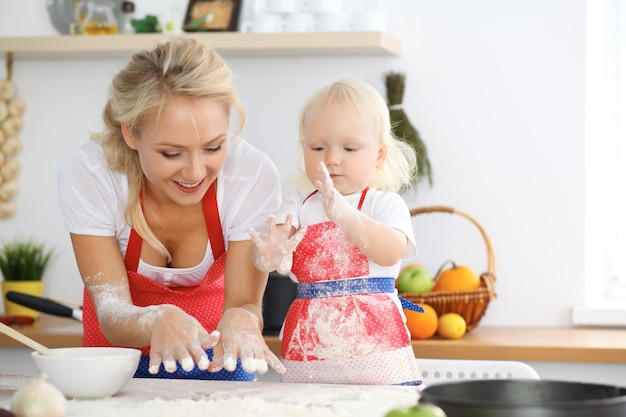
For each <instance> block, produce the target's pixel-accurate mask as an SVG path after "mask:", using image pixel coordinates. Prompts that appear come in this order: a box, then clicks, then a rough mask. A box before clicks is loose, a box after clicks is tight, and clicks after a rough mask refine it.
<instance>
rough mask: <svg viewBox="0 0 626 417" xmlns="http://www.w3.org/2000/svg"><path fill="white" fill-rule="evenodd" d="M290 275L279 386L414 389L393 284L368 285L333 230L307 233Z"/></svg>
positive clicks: (384, 280)
mask: <svg viewBox="0 0 626 417" xmlns="http://www.w3.org/2000/svg"><path fill="white" fill-rule="evenodd" d="M366 193H367V189H366V190H364V191H363V193H362V195H361V201H360V202H359V205H358V209H359V210H360V209H361V206H362V204H363V200H364V199H365V195H366ZM309 197H310V196H309ZM307 199H308V197H307ZM304 203H306V199H305V201H304V202H303V204H304ZM292 272H293V273H294V274H295V276H296V277H297V279H298V290H297V296H296V299H295V300H294V302H293V304H292V305H291V307H290V308H289V311H288V312H287V316H286V319H285V324H284V327H283V339H282V352H281V355H282V358H283V363H284V364H285V366H286V368H287V372H286V373H285V374H284V375H283V376H282V377H281V380H282V381H284V382H315V383H337V384H379V385H394V384H405V385H418V384H420V383H421V381H420V380H419V372H418V370H417V365H416V362H415V355H414V353H413V349H412V347H411V339H410V336H409V333H408V330H407V328H406V325H405V323H404V318H403V316H402V314H401V309H400V307H399V306H398V304H399V301H398V299H397V295H395V294H396V293H395V292H394V281H395V280H394V278H391V277H369V276H368V275H369V263H368V259H367V257H366V256H365V254H364V253H363V252H361V251H360V250H359V249H358V248H357V247H356V245H355V244H354V243H353V242H352V241H351V240H350V239H349V238H348V237H347V236H346V235H345V234H344V233H343V231H342V230H341V229H340V228H339V227H338V226H337V225H336V224H335V223H332V222H330V221H327V222H323V223H318V224H314V225H309V226H308V227H307V231H306V234H305V236H304V238H303V239H302V241H301V242H300V244H299V245H298V247H297V249H296V251H295V252H294V256H293V268H292Z"/></svg>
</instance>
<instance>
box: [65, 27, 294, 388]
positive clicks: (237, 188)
mask: <svg viewBox="0 0 626 417" xmlns="http://www.w3.org/2000/svg"><path fill="white" fill-rule="evenodd" d="M232 110H236V111H237V112H238V115H239V123H238V126H237V129H236V132H235V134H231V133H229V125H230V114H231V111H232ZM103 118H104V125H105V128H104V130H103V132H102V133H100V134H96V135H93V136H92V139H93V140H91V141H88V142H87V143H86V144H84V145H82V146H81V147H79V148H78V149H77V150H76V151H75V152H73V153H72V154H71V155H69V156H68V158H67V159H66V160H65V161H64V163H63V164H62V166H61V168H60V171H59V194H60V201H61V208H62V212H63V217H64V222H65V225H66V228H67V230H68V231H69V233H70V237H71V241H72V245H73V248H74V253H75V257H76V261H77V264H78V268H79V271H80V274H81V276H82V279H83V282H84V284H85V289H86V292H85V299H84V332H85V333H84V342H83V343H84V345H86V346H110V345H115V346H128V347H136V348H141V349H142V351H143V357H142V359H141V362H140V365H139V368H138V370H137V373H136V375H135V376H137V377H150V376H156V377H165V378H194V379H238V380H251V379H253V373H254V372H259V373H264V372H265V371H267V365H268V363H269V365H270V366H272V367H273V368H274V369H276V371H277V372H279V373H281V372H284V367H283V365H282V364H281V363H280V361H279V360H278V358H277V357H276V356H275V355H274V354H272V352H271V351H270V350H269V348H268V347H267V345H266V344H265V341H264V339H263V337H262V334H261V330H262V327H263V318H262V314H261V303H262V298H263V292H264V289H265V285H266V283H267V273H266V272H260V271H259V270H258V269H256V268H255V267H254V265H253V262H252V258H251V248H252V243H251V241H250V237H249V235H248V229H249V228H250V227H262V225H263V224H264V223H265V221H266V219H267V217H268V215H270V214H271V213H273V212H275V211H276V209H277V208H278V206H279V202H280V185H279V184H280V183H279V178H278V171H277V170H276V167H275V166H274V165H273V164H272V162H271V161H270V160H269V158H268V157H267V156H266V155H265V154H262V153H261V152H259V151H258V150H256V149H255V148H253V147H252V146H251V145H250V144H248V143H247V142H246V141H244V140H243V139H242V138H241V137H239V136H238V135H237V134H238V133H239V132H240V131H241V128H242V126H243V123H244V120H245V112H244V110H243V108H242V105H241V103H240V101H239V98H238V96H237V93H236V91H235V90H234V88H233V85H232V82H231V71H230V69H229V68H228V67H227V66H226V64H225V62H224V61H223V60H222V59H221V58H220V57H219V56H218V55H217V54H215V53H214V52H212V51H211V50H209V49H208V48H207V47H206V46H204V45H203V44H202V43H201V42H199V41H195V40H193V39H190V38H184V37H179V38H171V39H170V40H169V41H167V42H164V43H162V44H159V45H157V46H156V47H155V48H154V49H152V50H147V51H142V52H139V53H137V54H135V55H134V56H133V57H132V58H131V59H130V61H129V63H128V64H127V65H126V67H125V68H123V69H122V70H121V71H120V72H119V73H118V74H117V75H116V76H115V77H114V78H113V82H112V85H111V88H110V91H109V98H108V100H107V103H106V106H105V108H104V117H103ZM210 348H212V349H210ZM161 365H163V366H161ZM207 370H208V371H210V372H206V371H207Z"/></svg>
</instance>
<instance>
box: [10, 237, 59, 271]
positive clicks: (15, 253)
mask: <svg viewBox="0 0 626 417" xmlns="http://www.w3.org/2000/svg"><path fill="white" fill-rule="evenodd" d="M52 254H53V250H48V249H46V247H45V245H44V244H42V243H35V242H33V241H32V240H15V241H13V242H9V243H5V244H4V245H3V246H2V248H0V271H2V276H3V277H4V280H5V281H40V280H41V279H42V277H43V273H44V271H45V269H46V267H47V266H48V263H49V262H50V258H51V257H52Z"/></svg>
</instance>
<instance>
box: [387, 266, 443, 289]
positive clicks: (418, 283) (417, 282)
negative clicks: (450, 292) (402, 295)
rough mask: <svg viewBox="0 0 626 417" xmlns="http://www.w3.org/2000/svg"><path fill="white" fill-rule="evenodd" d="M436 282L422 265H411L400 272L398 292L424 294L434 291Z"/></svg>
mask: <svg viewBox="0 0 626 417" xmlns="http://www.w3.org/2000/svg"><path fill="white" fill-rule="evenodd" d="M434 284H435V281H434V280H433V276H432V275H431V273H430V272H428V270H427V269H426V268H424V267H423V266H422V265H420V264H409V265H407V266H405V267H404V268H402V270H400V273H399V274H398V278H397V280H396V287H397V288H398V292H409V293H414V294H423V293H426V292H430V291H431V290H432V289H433V285H434Z"/></svg>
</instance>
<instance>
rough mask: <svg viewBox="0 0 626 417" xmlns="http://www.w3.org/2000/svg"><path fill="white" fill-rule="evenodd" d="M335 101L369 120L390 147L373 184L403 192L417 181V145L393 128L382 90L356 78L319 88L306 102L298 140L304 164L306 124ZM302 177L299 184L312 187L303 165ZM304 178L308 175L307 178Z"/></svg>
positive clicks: (371, 182)
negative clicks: (396, 133) (414, 148)
mask: <svg viewBox="0 0 626 417" xmlns="http://www.w3.org/2000/svg"><path fill="white" fill-rule="evenodd" d="M331 104H339V105H343V106H346V107H347V108H348V109H349V110H350V111H351V112H353V113H354V114H356V115H357V116H358V117H360V118H361V119H362V120H363V122H364V123H368V124H369V125H370V126H371V127H372V129H374V134H375V135H376V137H378V138H379V140H380V145H381V146H384V147H386V148H387V157H386V160H385V162H384V164H383V166H382V168H380V169H377V170H376V172H375V173H374V176H373V177H372V179H371V181H370V183H369V184H368V186H369V187H371V188H374V189H377V190H380V191H392V192H399V191H400V190H401V189H402V188H403V187H404V186H409V185H410V184H412V183H413V180H414V178H415V175H416V174H417V159H416V155H415V152H414V150H413V148H412V147H411V146H410V145H409V144H407V143H406V142H404V141H402V140H400V139H398V138H397V137H396V136H395V135H394V134H393V131H392V130H391V120H390V118H389V109H388V108H387V103H386V102H385V100H384V99H383V97H382V96H381V95H380V93H379V92H378V91H377V90H376V89H375V88H374V87H372V86H371V85H370V84H368V83H366V82H364V81H361V80H356V79H342V80H339V81H335V82H333V83H331V84H328V85H326V86H325V87H322V88H321V89H319V90H317V91H316V92H315V93H314V94H313V96H312V97H311V98H309V100H308V101H307V102H306V104H305V105H304V108H303V109H302V112H301V114H300V127H299V137H300V140H299V142H298V160H299V163H300V165H302V162H303V159H304V154H303V150H302V140H303V139H304V135H305V132H304V130H305V126H306V124H307V122H308V120H309V118H310V117H311V116H313V115H314V114H315V112H316V111H317V110H319V109H320V108H324V107H326V106H329V105H331ZM299 170H300V174H301V175H300V177H299V178H298V179H297V180H296V184H298V185H301V186H303V185H304V184H305V183H307V185H308V187H310V186H311V185H312V184H311V183H310V182H309V181H308V180H307V179H306V175H305V174H304V170H303V169H302V168H301V167H300V169H299ZM303 177H304V178H303Z"/></svg>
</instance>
